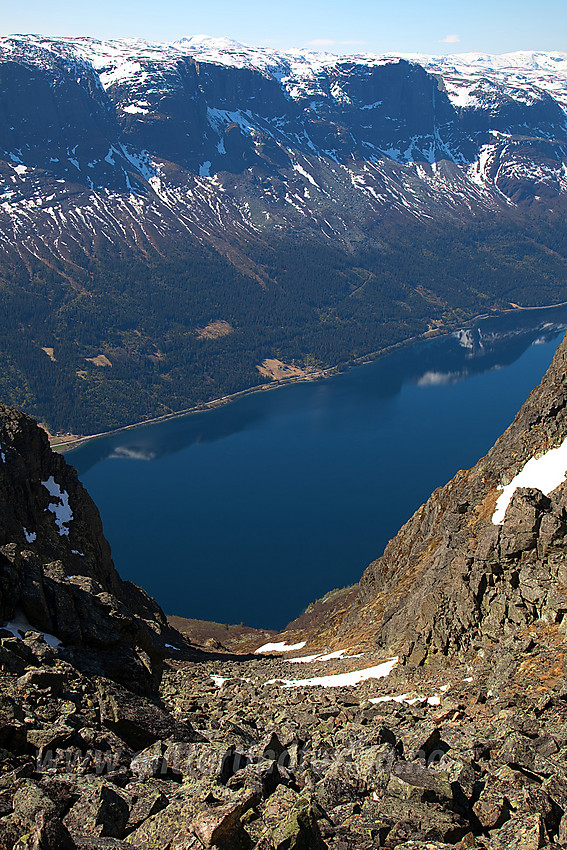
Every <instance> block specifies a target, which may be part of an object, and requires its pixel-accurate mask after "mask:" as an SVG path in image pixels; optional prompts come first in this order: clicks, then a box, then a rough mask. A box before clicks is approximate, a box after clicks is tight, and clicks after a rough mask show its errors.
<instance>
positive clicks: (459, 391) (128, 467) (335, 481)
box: [66, 308, 567, 628]
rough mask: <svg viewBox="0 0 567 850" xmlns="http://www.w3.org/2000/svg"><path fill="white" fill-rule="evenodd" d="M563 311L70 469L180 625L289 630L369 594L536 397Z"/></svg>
mask: <svg viewBox="0 0 567 850" xmlns="http://www.w3.org/2000/svg"><path fill="white" fill-rule="evenodd" d="M566 327H567V308H554V309H550V310H545V311H542V310H537V311H536V310H534V311H527V310H526V311H518V312H515V313H510V314H507V315H505V316H502V317H500V318H497V319H496V318H493V319H487V320H485V321H482V322H480V323H478V324H477V325H476V326H474V327H473V328H471V329H468V330H465V331H460V332H457V333H455V334H452V335H449V336H445V337H442V338H438V339H435V340H432V341H429V342H423V343H419V344H416V345H413V346H410V347H407V348H404V349H401V350H398V351H395V352H394V353H392V354H390V355H388V356H385V357H382V358H380V359H378V360H375V361H374V362H372V363H369V364H366V365H364V366H360V367H357V368H356V369H353V370H351V371H349V372H346V373H344V374H341V375H337V376H335V377H333V378H328V379H326V380H321V381H317V382H312V383H301V384H294V385H290V386H287V387H282V388H280V389H277V390H274V391H270V392H259V393H256V394H253V395H249V396H246V397H244V398H241V399H239V400H238V401H235V402H233V403H232V404H229V405H226V406H224V407H220V408H216V409H214V410H210V411H206V412H202V413H198V414H193V415H190V416H185V417H182V418H178V419H173V420H169V421H166V422H161V423H158V424H154V425H148V426H142V427H138V428H136V429H133V430H130V431H125V432H121V433H118V434H114V435H112V436H108V437H102V438H98V439H96V440H93V441H91V442H89V443H87V444H85V445H83V446H82V447H80V448H78V449H76V450H75V451H72V452H70V453H69V454H67V455H66V457H67V460H68V461H69V462H70V463H72V464H73V465H74V466H75V467H76V469H77V471H78V473H79V476H80V478H81V480H82V482H83V483H84V484H85V486H86V487H87V489H88V491H89V493H90V494H91V496H92V497H93V499H94V500H95V502H96V503H97V505H98V508H99V510H100V513H101V516H102V519H103V523H104V530H105V534H106V536H107V538H108V540H109V541H110V543H111V546H112V552H113V557H114V562H115V564H116V567H117V569H118V570H119V572H120V574H121V575H122V577H123V578H127V579H130V580H131V581H134V582H136V583H137V584H140V585H142V586H143V587H144V588H145V589H146V590H147V591H148V592H149V593H150V594H151V595H152V596H154V597H155V598H156V599H157V601H158V602H159V603H160V605H161V606H162V607H163V608H164V610H165V611H166V613H168V614H177V615H179V616H186V617H198V618H201V619H207V620H209V619H210V620H216V621H218V622H222V623H225V622H226V623H239V622H244V623H245V624H247V625H252V626H260V627H270V628H280V627H283V626H284V625H285V624H286V623H287V622H288V621H290V620H291V619H293V618H294V617H296V616H298V615H299V613H300V612H301V611H302V610H303V609H304V608H305V607H306V606H307V605H308V604H309V603H310V602H311V601H313V600H314V599H316V598H318V597H321V596H323V595H324V594H325V593H326V592H327V591H329V590H331V589H333V588H335V587H344V586H346V585H349V584H352V583H354V582H356V581H357V580H358V579H359V578H360V575H361V574H362V572H363V570H364V569H365V567H366V566H367V565H368V564H369V562H370V561H372V560H374V559H375V558H377V557H378V556H379V555H380V554H381V553H382V551H383V549H384V546H385V544H386V543H387V541H388V539H389V538H390V537H392V536H393V535H395V534H396V532H397V531H398V529H399V528H400V526H401V525H402V524H403V523H404V522H405V521H406V520H407V519H409V517H410V516H411V514H412V513H413V512H414V511H415V510H416V509H417V508H418V507H419V505H420V504H421V503H422V502H424V501H425V500H426V499H427V498H428V497H429V495H430V494H431V492H432V490H433V489H434V488H435V487H438V486H439V485H442V484H445V483H446V482H447V481H448V480H449V479H450V478H451V477H452V476H453V475H454V474H455V472H456V471H457V470H458V469H461V468H467V467H469V466H472V465H473V464H475V463H476V461H477V460H478V458H479V457H481V456H482V455H483V454H485V453H486V452H487V451H488V449H489V448H490V446H491V445H492V444H493V442H494V441H495V439H496V438H497V437H498V436H499V435H500V434H501V433H502V431H503V430H504V429H505V428H506V427H507V426H508V425H509V424H510V422H511V421H512V419H513V418H514V416H515V414H516V412H517V410H518V408H519V407H520V405H521V404H522V402H523V401H524V400H525V398H526V396H527V395H528V393H529V391H530V390H531V389H532V388H533V387H534V386H535V385H536V384H537V383H538V382H539V381H540V379H541V377H542V375H543V374H544V372H545V370H546V369H547V367H548V365H549V363H550V362H551V358H552V356H553V353H554V351H555V348H556V347H557V344H558V343H559V341H560V339H561V338H562V335H563V333H564V332H565V328H566Z"/></svg>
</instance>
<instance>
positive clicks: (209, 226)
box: [0, 35, 567, 431]
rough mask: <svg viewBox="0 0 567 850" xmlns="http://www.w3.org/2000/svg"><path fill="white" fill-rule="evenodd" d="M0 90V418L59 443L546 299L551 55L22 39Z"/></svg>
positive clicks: (558, 204) (557, 229) (550, 285)
mask: <svg viewBox="0 0 567 850" xmlns="http://www.w3.org/2000/svg"><path fill="white" fill-rule="evenodd" d="M0 80H1V86H0V289H1V290H2V292H3V307H4V308H5V309H4V312H3V313H0V394H3V395H4V399H5V400H6V401H9V402H11V403H13V404H16V405H20V406H22V405H23V406H25V408H26V410H29V411H30V412H33V413H35V414H37V415H40V416H42V417H44V418H45V419H46V421H50V422H57V423H58V425H57V427H62V426H70V427H73V428H78V429H80V430H81V431H84V430H87V429H90V430H92V429H96V430H101V429H102V428H106V427H113V426H115V425H117V424H124V423H125V422H129V421H132V420H133V419H141V418H144V417H148V416H155V415H157V414H158V413H162V412H170V411H171V410H179V409H185V408H188V407H191V406H193V405H195V404H201V403H204V402H207V401H208V400H210V399H211V398H215V397H217V396H222V395H225V394H229V393H232V392H235V391H237V390H240V389H243V388H245V387H250V386H254V385H255V384H256V383H258V382H261V381H262V380H263V379H264V378H263V377H262V376H263V375H265V373H266V369H265V367H264V366H263V365H262V364H263V363H264V361H267V362H275V363H280V362H282V363H283V364H284V367H285V368H284V370H283V372H282V371H281V370H280V371H277V375H280V376H281V375H285V374H287V373H286V371H285V369H286V368H287V366H286V365H285V364H286V363H290V362H294V363H295V364H296V365H295V366H294V369H296V368H299V370H300V372H301V370H302V369H307V370H309V369H311V368H313V364H316V365H318V366H321V367H323V366H324V367H327V366H333V365H335V364H337V363H339V362H345V361H350V360H351V359H354V358H359V357H361V356H366V355H367V354H368V353H370V352H375V351H377V350H379V349H381V348H382V347H384V346H385V345H390V344H396V343H398V342H400V341H402V340H404V339H408V338H413V337H414V336H416V335H420V334H423V333H426V334H427V333H435V332H437V330H438V329H439V328H440V327H452V328H454V327H455V326H456V325H457V323H459V322H461V321H463V319H464V318H466V317H470V316H473V315H475V314H476V313H478V312H480V311H484V310H486V309H501V308H502V307H506V306H509V304H510V303H514V304H515V303H521V304H524V305H525V304H538V305H539V304H549V303H554V302H559V301H565V300H566V298H567V262H566V261H565V257H566V256H567V248H564V247H563V244H562V240H563V235H562V234H563V231H564V228H563V223H562V222H563V216H564V213H565V209H566V207H567V204H566V200H567V191H566V189H567V172H566V162H567V114H566V109H567V55H563V54H542V53H517V54H510V55H508V56H496V57H494V56H492V57H491V56H481V55H461V56H442V57H424V56H395V55H384V56H366V55H365V56H348V57H340V56H335V55H332V54H327V53H317V52H312V51H306V50H292V51H288V52H285V53H281V52H277V51H274V50H266V49H260V48H252V47H247V46H245V45H242V44H238V43H237V42H234V41H230V40H228V39H211V38H207V37H205V36H195V37H191V38H184V39H181V40H179V41H176V42H173V43H168V44H159V43H153V42H147V41H141V40H135V39H122V40H115V41H107V42H102V41H97V40H95V39H92V38H75V39H69V38H59V39H57V38H44V37H41V36H32V35H25V36H11V37H6V38H1V39H0ZM526 228H528V229H529V228H532V231H534V228H535V229H536V230H537V232H531V231H530V232H529V233H528V232H527V229H526ZM449 233H450V234H452V235H449ZM488 242H490V245H488V244H487V243H488ZM520 243H521V245H520ZM519 246H520V247H519ZM564 267H565V268H564ZM181 305H183V306H181ZM219 328H220V329H221V331H220V332H219ZM204 340H208V342H206V343H205V342H204ZM259 368H260V370H263V371H261V372H259V371H258V369H259ZM294 374H295V372H294ZM278 379H279V378H278Z"/></svg>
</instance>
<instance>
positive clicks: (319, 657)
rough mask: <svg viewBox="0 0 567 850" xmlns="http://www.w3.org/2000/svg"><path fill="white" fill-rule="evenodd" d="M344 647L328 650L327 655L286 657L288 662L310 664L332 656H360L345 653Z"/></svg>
mask: <svg viewBox="0 0 567 850" xmlns="http://www.w3.org/2000/svg"><path fill="white" fill-rule="evenodd" d="M345 652H346V649H337V650H336V651H335V652H329V653H327V655H320V654H319V653H317V654H316V655H303V656H300V657H299V658H286V661H289V663H290V664H310V663H311V662H312V661H332V660H333V659H334V658H345V659H346V658H361V657H362V656H361V655H345Z"/></svg>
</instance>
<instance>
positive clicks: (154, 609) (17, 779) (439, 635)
mask: <svg viewBox="0 0 567 850" xmlns="http://www.w3.org/2000/svg"><path fill="white" fill-rule="evenodd" d="M566 368H567V341H563V343H561V345H560V346H559V348H558V350H557V353H556V356H555V358H554V361H553V363H552V365H551V367H550V370H549V371H548V373H547V374H546V376H545V377H544V379H543V381H542V383H541V385H540V387H538V388H537V389H536V390H534V391H533V393H532V394H531V395H530V397H529V399H528V401H527V402H526V404H525V405H524V407H523V408H522V410H521V411H520V413H519V414H518V416H517V418H516V420H515V422H514V423H513V424H512V426H511V427H510V428H509V429H508V431H506V433H505V434H504V435H503V436H502V437H501V438H500V440H499V441H498V442H497V443H496V445H495V446H494V448H493V449H492V450H491V451H490V452H489V454H488V455H487V456H486V458H484V459H483V460H482V461H480V462H479V464H477V466H476V467H475V468H474V469H473V470H470V471H468V472H460V473H459V474H458V475H457V476H456V477H455V479H453V481H452V482H450V483H449V484H448V485H446V486H445V487H444V488H440V489H439V490H437V491H436V492H435V493H434V494H433V495H432V497H431V499H430V500H429V501H428V502H427V504H426V505H424V506H423V507H422V508H420V510H419V511H418V512H417V513H416V514H415V516H414V517H413V518H412V519H410V521H409V522H408V523H407V524H406V525H405V526H404V528H403V529H402V530H401V531H400V533H399V534H398V536H397V537H396V538H395V539H394V540H393V541H391V542H390V544H389V545H388V547H387V548H386V551H385V553H384V555H383V556H382V558H380V559H379V560H378V561H376V562H374V563H373V564H371V565H370V567H369V568H368V570H367V571H366V573H365V574H364V576H363V578H362V580H361V583H360V585H359V586H357V587H355V588H351V589H349V590H348V591H344V592H337V593H334V594H329V596H328V597H326V599H325V600H323V601H321V602H319V603H317V604H315V605H314V606H312V608H311V609H309V610H308V611H307V612H306V614H305V615H303V617H302V618H300V620H298V621H296V622H295V623H294V624H292V625H291V626H290V628H289V629H288V630H287V631H286V632H285V633H283V634H282V635H280V636H278V637H274V636H272V637H270V639H269V643H270V644H272V645H271V646H270V645H268V646H266V645H265V644H266V638H265V636H262V639H261V640H260V639H258V640H256V642H254V636H253V634H251V632H250V631H247V630H246V629H244V630H240V631H238V632H234V633H232V632H231V631H230V630H228V631H227V633H226V641H225V643H226V644H227V645H226V646H224V645H223V643H222V640H221V639H220V636H219V632H218V629H217V631H216V632H215V636H213V634H211V635H210V636H209V638H208V639H207V636H206V628H205V627H204V626H203V624H200V625H199V629H200V631H199V634H198V643H197V632H196V626H195V624H193V642H191V641H190V640H188V639H187V638H186V637H185V638H184V637H183V636H182V634H181V633H180V632H176V631H174V630H173V629H172V628H171V627H170V626H169V625H168V624H167V621H166V620H165V617H164V616H163V614H162V612H161V611H160V609H159V608H158V606H157V605H156V604H155V603H154V602H153V601H152V600H150V599H149V598H148V597H147V596H145V594H144V593H143V591H141V590H139V589H137V588H135V587H134V586H133V585H130V584H128V583H124V582H122V581H121V579H120V578H119V576H118V575H117V573H116V571H115V569H114V566H113V564H112V561H111V558H110V552H109V548H108V544H107V543H106V542H105V540H104V537H103V535H102V528H101V525H100V519H99V517H98V513H97V511H96V508H95V507H94V505H93V503H92V502H91V500H90V499H89V497H88V496H87V494H86V493H85V491H84V490H83V488H82V487H81V485H80V483H79V482H78V480H77V477H76V474H75V473H74V471H73V470H72V469H71V468H70V467H69V466H68V465H67V464H66V463H65V461H64V460H63V458H62V457H60V456H58V455H56V454H54V453H53V452H51V450H50V449H49V447H48V444H47V441H46V438H45V436H44V435H43V434H42V432H41V431H40V429H39V428H38V427H37V426H36V425H35V424H34V423H33V421H32V420H30V419H29V418H28V417H25V416H23V415H22V414H19V413H17V412H16V411H14V410H12V409H10V408H7V407H4V406H2V407H0V504H1V512H0V517H1V524H0V553H1V560H0V592H1V597H0V604H1V606H2V617H3V622H4V623H5V627H4V629H2V630H0V666H1V671H0V680H1V685H2V691H1V695H0V748H1V749H0V758H1V760H2V771H1V772H0V847H5V848H18V850H24V849H25V848H29V850H31V848H34V850H60V848H64V850H67V849H68V850H73V848H77V847H80V848H93V850H94V848H106V847H117V848H120V847H123V848H140V850H142V848H154V849H155V850H158V848H159V850H188V848H193V850H202V848H212V847H216V848H219V850H240V848H256V850H311V848H317V850H319V849H320V850H323V848H325V847H327V848H329V850H333V849H334V850H350V848H352V850H355V849H356V850H371V848H372V850H374V848H399V850H435V849H437V850H440V849H441V848H447V850H448V848H460V850H465V848H473V847H479V848H485V850H505V848H506V849H507V848H512V850H514V848H517V850H532V848H533V850H538V849H539V848H546V847H547V848H552V847H565V846H566V845H567V690H566V689H565V684H564V682H565V672H564V669H565V625H564V622H563V616H564V613H565V606H566V604H567V603H566V602H565V597H564V593H563V582H564V581H565V567H564V563H565V545H564V537H565V531H566V530H567V521H566V514H565V508H564V504H565V502H564V500H565V498H567V485H561V486H559V487H557V488H556V489H555V490H554V491H553V492H551V493H550V494H549V496H544V495H543V494H542V493H541V492H540V491H538V490H537V489H534V488H529V489H521V490H518V491H516V493H515V495H514V496H513V497H512V501H511V503H510V505H509V507H508V509H507V511H506V515H505V518H504V521H503V523H502V524H501V525H496V524H494V522H493V521H492V518H493V513H494V508H495V506H496V500H497V497H498V496H499V494H500V491H499V490H498V487H499V485H500V484H507V483H509V482H510V481H511V480H512V479H513V478H514V476H515V475H516V474H517V473H518V472H519V471H520V470H521V469H522V468H523V467H524V465H525V464H526V462H527V461H528V460H530V459H531V458H533V457H534V456H538V455H542V454H545V453H546V452H547V451H548V450H549V449H552V448H555V447H557V446H559V445H560V444H561V443H562V441H563V439H564V437H565V436H566V434H567V414H566V409H565V408H566V402H567V374H566ZM188 592H190V588H188ZM26 623H27V625H26ZM175 623H176V625H177V626H178V628H180V629H183V628H184V623H183V621H181V620H175ZM204 629H205V631H203V630H204ZM258 643H262V644H263V646H261V647H259V646H258ZM236 646H239V647H240V651H239V652H235V651H234V649H235V647H236ZM244 650H249V654H244ZM252 650H256V652H252ZM164 655H165V663H162V662H163V659H164Z"/></svg>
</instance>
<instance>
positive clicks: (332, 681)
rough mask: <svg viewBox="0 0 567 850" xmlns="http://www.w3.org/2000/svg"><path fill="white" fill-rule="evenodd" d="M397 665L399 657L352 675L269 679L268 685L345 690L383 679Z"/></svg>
mask: <svg viewBox="0 0 567 850" xmlns="http://www.w3.org/2000/svg"><path fill="white" fill-rule="evenodd" d="M397 663H398V656H396V657H395V658H389V659H388V660H387V661H383V662H382V663H381V664H377V665H376V666H375V667H367V668H366V669H365V670H353V671H352V672H351V673H334V674H332V675H331V676H315V677H313V678H311V679H269V680H268V681H267V682H266V684H267V685H273V684H281V685H283V686H284V687H286V688H304V687H308V688H311V687H314V686H316V685H320V686H321V687H323V688H344V687H350V686H354V685H358V684H360V682H365V681H366V680H367V679H383V678H384V677H385V676H388V675H389V674H390V673H391V672H392V670H393V669H394V667H395V666H396V664H397Z"/></svg>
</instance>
